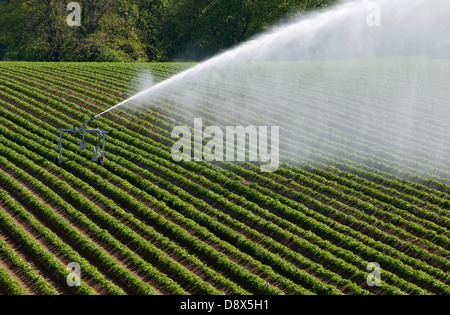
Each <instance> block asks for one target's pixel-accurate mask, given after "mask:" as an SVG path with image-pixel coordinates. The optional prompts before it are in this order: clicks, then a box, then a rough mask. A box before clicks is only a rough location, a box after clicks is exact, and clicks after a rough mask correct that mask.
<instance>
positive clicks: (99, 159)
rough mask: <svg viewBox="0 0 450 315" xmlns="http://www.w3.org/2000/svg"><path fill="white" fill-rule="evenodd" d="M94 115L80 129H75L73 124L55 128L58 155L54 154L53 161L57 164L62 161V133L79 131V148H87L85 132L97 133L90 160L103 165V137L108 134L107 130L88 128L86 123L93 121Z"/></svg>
mask: <svg viewBox="0 0 450 315" xmlns="http://www.w3.org/2000/svg"><path fill="white" fill-rule="evenodd" d="M95 119H96V117H91V118H90V119H89V120H86V121H85V122H84V123H83V124H82V125H81V128H80V129H76V128H75V126H74V127H73V128H72V129H57V130H58V131H59V134H60V137H59V145H58V150H59V156H55V163H56V164H57V165H61V163H62V147H63V134H64V133H65V132H67V133H79V134H81V142H80V150H86V149H87V143H86V133H90V134H94V135H97V142H96V143H95V144H94V145H93V149H92V162H95V163H98V164H99V165H104V162H105V161H104V158H105V138H106V135H107V134H108V131H104V130H101V129H88V128H87V124H88V123H89V122H91V121H94V120H95Z"/></svg>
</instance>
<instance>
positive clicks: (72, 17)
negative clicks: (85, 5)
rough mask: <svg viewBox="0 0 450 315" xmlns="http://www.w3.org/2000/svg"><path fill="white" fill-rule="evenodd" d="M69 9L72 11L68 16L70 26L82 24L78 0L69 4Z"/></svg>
mask: <svg viewBox="0 0 450 315" xmlns="http://www.w3.org/2000/svg"><path fill="white" fill-rule="evenodd" d="M67 11H70V13H69V15H68V16H67V25H69V26H70V27H74V26H81V6H80V4H79V3H77V2H70V3H69V4H68V5H67Z"/></svg>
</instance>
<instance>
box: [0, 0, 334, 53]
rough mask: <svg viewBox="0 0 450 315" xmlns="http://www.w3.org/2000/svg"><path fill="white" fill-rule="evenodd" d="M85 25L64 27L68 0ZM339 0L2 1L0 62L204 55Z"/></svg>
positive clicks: (0, 2) (65, 25)
mask: <svg viewBox="0 0 450 315" xmlns="http://www.w3.org/2000/svg"><path fill="white" fill-rule="evenodd" d="M71 1H74V2H77V3H79V4H80V6H81V26H79V27H69V26H68V25H67V22H66V21H67V16H68V14H69V13H70V12H69V11H67V5H68V4H69V2H71ZM333 1H334V0H328V1H327V0H309V1H308V0H1V1H0V60H1V59H3V60H33V61H34V60H42V61H147V60H150V61H170V60H201V59H204V58H206V57H208V56H211V55H213V54H216V53H217V52H220V51H222V50H224V49H227V48H230V47H232V46H234V45H236V44H238V43H240V42H242V41H245V40H247V39H248V38H250V37H251V36H253V35H255V34H257V33H259V32H261V31H263V30H264V29H266V28H268V27H269V26H271V25H273V24H274V23H276V22H278V21H280V20H281V19H283V18H287V17H289V16H290V15H291V14H293V13H295V12H298V11H303V10H308V9H312V8H317V7H324V6H327V5H328V4H329V3H330V2H333Z"/></svg>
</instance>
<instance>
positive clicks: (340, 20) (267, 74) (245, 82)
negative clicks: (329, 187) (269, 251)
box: [100, 0, 450, 179]
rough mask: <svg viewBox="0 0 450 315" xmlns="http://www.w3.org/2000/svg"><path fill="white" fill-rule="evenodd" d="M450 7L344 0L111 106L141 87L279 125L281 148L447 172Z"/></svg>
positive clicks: (154, 101)
mask: <svg viewBox="0 0 450 315" xmlns="http://www.w3.org/2000/svg"><path fill="white" fill-rule="evenodd" d="M374 4H375V6H374ZM374 8H379V14H380V16H379V17H378V19H377V17H375V18H374V17H372V16H370V15H371V14H374V13H376V11H374ZM449 16H450V1H448V0H433V1H429V0H395V1H392V0H379V1H368V0H363V1H344V2H341V3H339V4H337V5H335V6H333V7H331V8H329V9H326V10H321V11H317V12H314V13H309V14H306V15H303V14H302V15H299V16H298V17H296V18H294V19H292V20H291V21H290V22H288V23H285V24H283V25H279V26H277V27H274V28H273V29H271V30H269V31H268V32H266V33H264V34H262V35H260V36H257V37H255V38H253V39H252V40H250V41H248V42H246V43H243V44H241V45H240V46H238V47H236V48H234V49H231V50H229V51H226V52H224V53H222V54H220V55H218V56H216V57H213V58H211V59H209V60H207V61H205V62H203V63H200V64H198V65H196V66H194V67H192V68H190V69H188V70H186V71H184V72H182V73H180V74H178V75H175V76H173V77H172V78H170V79H168V80H166V81H163V82H161V83H159V84H156V85H154V86H153V87H151V88H149V89H147V90H143V91H142V92H141V93H138V94H137V95H135V96H133V97H131V98H130V99H128V100H125V101H124V102H122V103H121V104H118V105H117V106H115V107H113V108H111V109H114V108H117V107H120V106H123V105H125V104H131V103H133V101H135V100H136V99H138V98H139V99H142V98H144V99H146V104H147V105H148V106H151V107H153V108H160V109H161V110H163V111H164V106H167V104H169V105H170V106H171V109H170V111H168V113H177V114H179V115H180V116H182V117H184V118H186V121H189V120H190V121H192V119H194V118H202V119H203V120H204V121H205V122H209V123H210V124H211V125H212V124H214V125H219V126H227V125H244V126H245V125H259V126H262V125H265V126H273V125H276V126H280V142H281V146H282V151H281V152H280V154H281V157H280V158H281V159H282V160H283V159H284V160H286V161H290V162H292V161H294V162H295V161H299V162H301V161H308V160H309V159H312V160H318V161H328V160H327V159H328V158H332V159H337V160H339V159H343V161H347V162H348V161H352V162H355V163H363V164H367V165H369V166H373V167H376V168H379V169H382V170H383V171H387V172H393V173H397V172H400V173H401V172H406V173H414V172H416V171H419V172H422V174H425V175H427V174H430V175H431V174H435V175H438V176H440V177H442V178H447V179H450V165H449V164H450V163H448V161H450V123H449V122H450V92H449V89H448V86H449V83H450V19H449V18H448V17H449ZM370 21H375V23H372V24H371V23H370ZM111 109H110V110H111ZM100 115H103V113H102V114H100Z"/></svg>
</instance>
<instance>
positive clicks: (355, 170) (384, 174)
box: [146, 116, 429, 195]
mask: <svg viewBox="0 0 450 315" xmlns="http://www.w3.org/2000/svg"><path fill="white" fill-rule="evenodd" d="M146 118H148V116H147V117H146ZM156 123H159V122H156ZM355 171H357V169H356V170H355ZM371 174H372V173H371ZM383 175H387V174H383ZM382 178H384V177H382ZM428 195H429V193H428Z"/></svg>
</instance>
